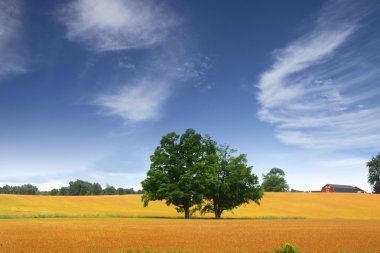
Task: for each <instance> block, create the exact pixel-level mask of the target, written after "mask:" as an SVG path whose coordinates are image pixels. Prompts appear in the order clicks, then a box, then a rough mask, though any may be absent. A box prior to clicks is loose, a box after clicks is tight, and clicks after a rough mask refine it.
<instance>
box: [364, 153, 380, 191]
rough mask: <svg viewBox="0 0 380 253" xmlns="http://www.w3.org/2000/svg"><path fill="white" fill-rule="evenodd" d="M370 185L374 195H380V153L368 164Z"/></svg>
mask: <svg viewBox="0 0 380 253" xmlns="http://www.w3.org/2000/svg"><path fill="white" fill-rule="evenodd" d="M367 167H368V183H370V184H371V186H372V189H373V192H374V193H378V194H379V193H380V153H379V154H378V155H377V156H375V157H372V159H371V160H370V161H368V162H367Z"/></svg>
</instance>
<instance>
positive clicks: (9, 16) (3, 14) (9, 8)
mask: <svg viewBox="0 0 380 253" xmlns="http://www.w3.org/2000/svg"><path fill="white" fill-rule="evenodd" d="M20 16H21V2H20V1H17V0H16V1H12V0H3V1H1V2H0V77H3V76H6V75H9V74H15V73H19V72H24V71H25V68H24V63H23V62H24V60H23V58H22V56H21V55H20V53H19V51H20V50H19V48H17V44H18V41H19V35H20V29H21V21H20Z"/></svg>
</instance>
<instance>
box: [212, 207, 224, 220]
mask: <svg viewBox="0 0 380 253" xmlns="http://www.w3.org/2000/svg"><path fill="white" fill-rule="evenodd" d="M222 212H223V211H222V210H219V209H216V210H215V212H214V213H215V218H216V219H220V217H221V216H222Z"/></svg>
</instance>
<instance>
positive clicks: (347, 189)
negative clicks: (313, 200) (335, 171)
mask: <svg viewBox="0 0 380 253" xmlns="http://www.w3.org/2000/svg"><path fill="white" fill-rule="evenodd" d="M321 192H338V193H365V191H364V190H362V189H360V188H359V187H354V186H351V185H340V184H326V185H325V186H323V187H322V190H321Z"/></svg>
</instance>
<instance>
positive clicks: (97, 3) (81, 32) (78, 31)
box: [60, 0, 179, 51]
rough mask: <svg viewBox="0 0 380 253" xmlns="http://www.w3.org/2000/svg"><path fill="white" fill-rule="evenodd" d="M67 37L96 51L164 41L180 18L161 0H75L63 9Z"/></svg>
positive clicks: (150, 44)
mask: <svg viewBox="0 0 380 253" xmlns="http://www.w3.org/2000/svg"><path fill="white" fill-rule="evenodd" d="M60 20H61V21H62V22H63V23H64V24H65V25H66V27H67V38H68V39H70V40H73V41H79V42H82V43H84V44H85V45H87V46H88V47H90V48H92V49H94V50H96V51H115V50H125V49H134V48H145V47H150V46H153V45H156V44H159V43H161V42H162V41H164V40H165V38H166V36H168V35H169V33H170V31H171V29H172V28H173V27H175V26H177V25H178V23H179V20H178V18H177V17H175V16H174V15H173V14H172V13H170V12H168V11H167V10H166V9H165V8H164V7H163V6H162V5H160V3H159V2H157V1H151V0H107V1H103V0H75V1H73V2H72V3H70V4H68V5H66V6H65V7H64V8H63V9H62V10H61V11H60Z"/></svg>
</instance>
